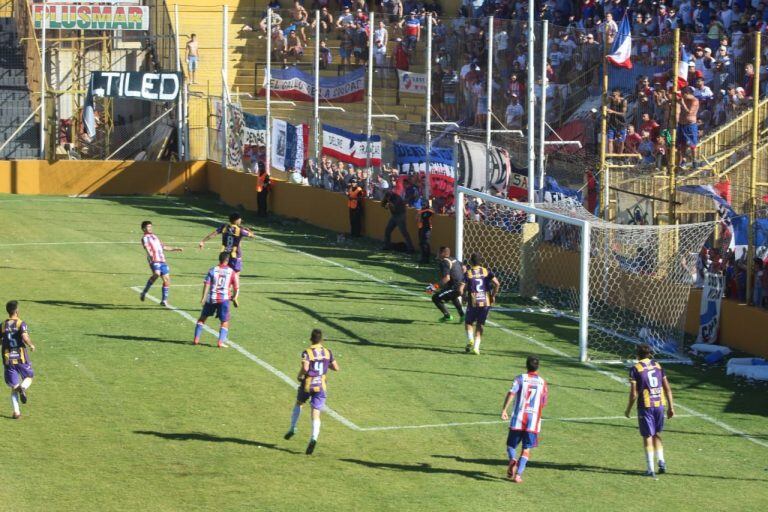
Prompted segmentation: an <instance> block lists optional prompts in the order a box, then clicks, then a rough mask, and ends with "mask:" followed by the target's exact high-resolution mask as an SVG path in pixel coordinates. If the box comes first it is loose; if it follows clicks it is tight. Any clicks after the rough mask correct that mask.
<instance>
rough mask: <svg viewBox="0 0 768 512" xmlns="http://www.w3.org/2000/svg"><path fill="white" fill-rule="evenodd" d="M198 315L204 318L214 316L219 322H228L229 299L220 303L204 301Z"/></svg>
mask: <svg viewBox="0 0 768 512" xmlns="http://www.w3.org/2000/svg"><path fill="white" fill-rule="evenodd" d="M200 316H202V317H205V318H208V317H209V316H215V317H216V318H218V319H219V321H221V322H229V301H228V300H227V301H224V302H222V303H220V304H214V303H212V302H206V303H205V304H204V305H203V311H202V312H201V313H200Z"/></svg>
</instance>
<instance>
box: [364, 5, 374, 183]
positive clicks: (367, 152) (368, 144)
mask: <svg viewBox="0 0 768 512" xmlns="http://www.w3.org/2000/svg"><path fill="white" fill-rule="evenodd" d="M370 15H371V17H370V21H369V26H370V32H371V33H370V36H368V109H367V115H366V118H367V119H366V123H365V169H366V171H368V173H369V174H371V132H372V131H373V27H374V26H375V22H374V21H373V17H374V13H373V11H371V13H370Z"/></svg>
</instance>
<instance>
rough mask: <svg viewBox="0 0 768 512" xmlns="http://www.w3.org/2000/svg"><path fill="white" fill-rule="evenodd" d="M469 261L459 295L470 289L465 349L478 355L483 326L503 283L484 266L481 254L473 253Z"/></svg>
mask: <svg viewBox="0 0 768 512" xmlns="http://www.w3.org/2000/svg"><path fill="white" fill-rule="evenodd" d="M469 263H470V266H469V269H468V270H467V271H466V272H465V273H464V282H463V283H461V285H460V286H459V295H464V290H469V302H468V305H467V314H466V316H465V317H464V327H465V328H466V331H467V346H466V348H465V349H464V351H465V352H472V353H473V354H476V355H477V354H480V340H481V338H482V336H483V326H484V325H485V321H486V320H487V319H488V312H489V311H490V310H491V306H492V305H493V301H494V300H495V299H496V295H497V294H498V293H499V288H500V287H501V283H499V280H498V279H497V278H496V276H495V275H493V272H491V271H490V270H488V269H487V268H485V267H483V266H482V259H481V258H480V255H479V254H477V253H475V254H472V256H470V258H469Z"/></svg>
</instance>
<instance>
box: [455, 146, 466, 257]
mask: <svg viewBox="0 0 768 512" xmlns="http://www.w3.org/2000/svg"><path fill="white" fill-rule="evenodd" d="M458 153H459V136H458V134H454V135H453V176H454V178H453V184H454V185H453V194H454V201H453V210H454V216H455V220H456V222H455V224H456V226H455V227H456V247H454V255H455V256H456V259H457V260H459V261H460V262H461V261H462V260H463V258H464V249H463V246H464V192H462V191H461V187H460V186H459V185H460V184H459V159H458Z"/></svg>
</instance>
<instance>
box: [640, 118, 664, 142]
mask: <svg viewBox="0 0 768 512" xmlns="http://www.w3.org/2000/svg"><path fill="white" fill-rule="evenodd" d="M642 119H643V122H642V123H640V131H641V132H646V131H647V132H648V133H649V134H651V140H656V137H658V136H659V128H660V126H659V123H657V122H656V121H654V120H653V119H651V115H650V114H648V113H645V114H643V118H642Z"/></svg>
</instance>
